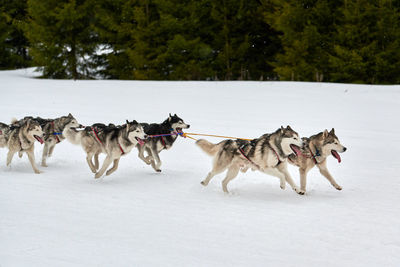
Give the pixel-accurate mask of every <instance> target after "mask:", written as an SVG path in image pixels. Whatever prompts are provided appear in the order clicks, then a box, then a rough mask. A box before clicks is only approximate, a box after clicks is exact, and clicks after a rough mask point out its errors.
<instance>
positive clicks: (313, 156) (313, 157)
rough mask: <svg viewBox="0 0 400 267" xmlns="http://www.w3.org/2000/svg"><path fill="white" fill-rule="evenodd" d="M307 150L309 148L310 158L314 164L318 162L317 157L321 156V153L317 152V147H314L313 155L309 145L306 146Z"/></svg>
mask: <svg viewBox="0 0 400 267" xmlns="http://www.w3.org/2000/svg"><path fill="white" fill-rule="evenodd" d="M308 150H310V153H311V158H312V159H313V161H314V163H315V164H318V161H317V157H319V156H321V154H320V153H319V150H318V148H315V155H314V153H313V152H312V150H311V147H310V146H309V147H308Z"/></svg>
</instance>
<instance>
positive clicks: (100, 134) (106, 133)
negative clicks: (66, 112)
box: [63, 121, 147, 178]
mask: <svg viewBox="0 0 400 267" xmlns="http://www.w3.org/2000/svg"><path fill="white" fill-rule="evenodd" d="M63 134H64V136H65V137H66V138H67V139H68V140H69V141H70V142H71V143H73V144H77V145H81V146H82V148H83V150H85V152H86V161H87V163H88V165H89V167H90V169H91V170H92V172H93V173H96V175H95V178H100V177H101V176H102V175H103V174H104V172H105V171H106V170H107V168H108V167H109V166H110V164H111V163H112V162H113V163H114V165H113V167H112V168H111V169H109V170H108V171H107V172H106V175H110V174H111V173H113V172H114V171H116V170H117V168H118V163H119V160H120V158H121V156H123V155H126V154H128V153H129V152H130V151H131V150H132V148H134V147H135V146H136V145H137V144H141V145H143V144H144V140H143V139H146V138H147V135H146V134H145V133H144V130H143V127H142V126H141V125H140V124H139V123H138V122H137V121H132V122H129V121H126V124H124V125H122V126H115V125H113V124H110V125H108V126H106V125H104V124H101V123H97V124H93V125H92V126H91V127H86V128H85V129H84V130H83V131H77V130H76V129H75V128H73V127H68V128H67V127H66V128H65V129H64V132H63ZM100 153H105V154H107V156H106V158H105V160H104V162H103V166H102V167H101V169H100V170H99V171H98V172H97V169H98V167H99V165H98V155H99V154H100ZM93 157H95V160H96V161H97V163H95V164H93V161H92V158H93Z"/></svg>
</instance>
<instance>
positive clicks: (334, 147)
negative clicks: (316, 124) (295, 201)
mask: <svg viewBox="0 0 400 267" xmlns="http://www.w3.org/2000/svg"><path fill="white" fill-rule="evenodd" d="M302 140H303V146H302V148H301V153H302V156H298V155H290V156H289V163H291V164H293V165H295V166H297V167H299V172H300V189H301V190H302V191H304V192H305V191H306V185H307V173H308V172H309V171H310V170H311V169H312V168H314V166H317V167H318V169H319V171H320V173H321V174H322V175H323V176H324V177H325V178H326V179H328V181H329V182H330V183H331V184H332V186H333V187H335V188H336V189H337V190H342V187H341V186H340V185H338V184H337V183H336V181H335V179H333V177H332V175H331V174H330V173H329V171H328V167H327V165H326V159H327V157H328V156H329V155H332V156H333V157H334V158H336V159H337V161H338V162H339V163H340V162H341V161H342V159H341V158H340V155H339V154H338V152H339V153H343V152H345V151H346V150H347V148H346V147H344V146H343V145H342V144H340V141H339V139H338V138H337V136H336V135H335V129H333V128H332V130H331V131H330V132H328V130H325V131H323V132H320V133H318V134H316V135H313V136H310V137H309V138H307V137H303V138H302Z"/></svg>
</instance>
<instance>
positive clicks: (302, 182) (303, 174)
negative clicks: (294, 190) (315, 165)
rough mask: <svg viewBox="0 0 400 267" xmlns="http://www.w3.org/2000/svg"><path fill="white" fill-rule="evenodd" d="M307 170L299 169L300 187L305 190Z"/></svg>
mask: <svg viewBox="0 0 400 267" xmlns="http://www.w3.org/2000/svg"><path fill="white" fill-rule="evenodd" d="M308 171H309V170H307V169H302V168H300V169H299V173H300V189H301V190H303V191H304V192H306V186H307V173H308Z"/></svg>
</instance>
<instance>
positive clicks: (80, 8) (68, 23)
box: [25, 0, 97, 79]
mask: <svg viewBox="0 0 400 267" xmlns="http://www.w3.org/2000/svg"><path fill="white" fill-rule="evenodd" d="M93 5H94V2H93V1H92V0H28V12H29V15H30V20H29V23H28V24H27V25H26V27H25V32H26V35H27V37H28V39H29V41H30V43H31V55H32V57H33V60H34V62H35V64H36V65H38V66H41V67H40V69H41V70H42V71H43V76H44V77H46V78H73V79H81V78H90V77H92V75H93V74H94V70H93V69H94V67H95V66H93V65H92V63H93V62H92V56H93V54H94V53H95V49H96V46H97V44H96V38H97V36H96V34H95V33H94V32H93V29H92V23H93V20H94V9H93Z"/></svg>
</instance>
